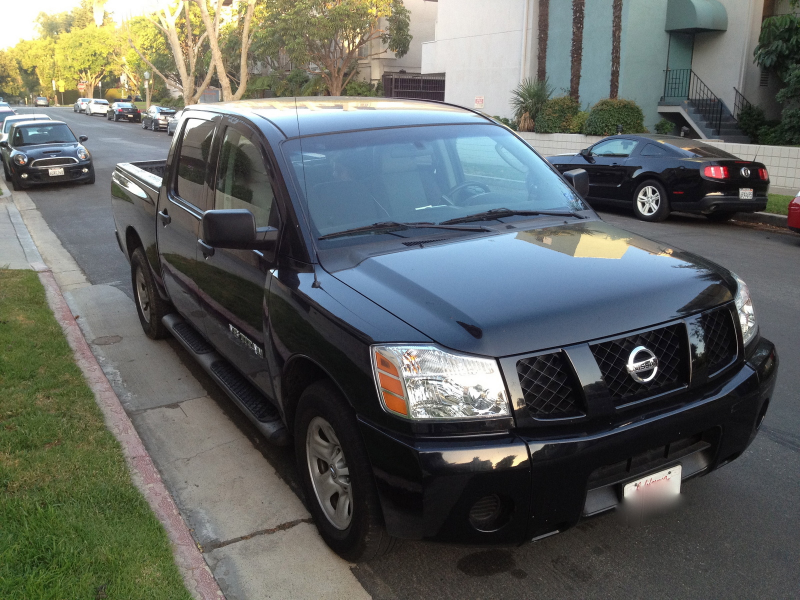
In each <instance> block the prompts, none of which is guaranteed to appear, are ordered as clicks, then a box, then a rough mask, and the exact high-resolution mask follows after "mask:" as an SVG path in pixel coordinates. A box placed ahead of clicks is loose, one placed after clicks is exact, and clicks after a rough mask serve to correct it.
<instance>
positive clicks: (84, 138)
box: [78, 135, 89, 142]
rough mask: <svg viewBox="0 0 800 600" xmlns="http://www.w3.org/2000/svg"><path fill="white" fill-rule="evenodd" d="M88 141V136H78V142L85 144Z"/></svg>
mask: <svg viewBox="0 0 800 600" xmlns="http://www.w3.org/2000/svg"><path fill="white" fill-rule="evenodd" d="M88 139H89V136H88V135H80V136H78V141H79V142H85V141H86V140H88Z"/></svg>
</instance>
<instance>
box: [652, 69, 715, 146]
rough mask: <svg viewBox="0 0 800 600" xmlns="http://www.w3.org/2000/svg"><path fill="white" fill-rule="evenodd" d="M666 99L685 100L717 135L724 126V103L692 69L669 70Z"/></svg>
mask: <svg viewBox="0 0 800 600" xmlns="http://www.w3.org/2000/svg"><path fill="white" fill-rule="evenodd" d="M664 98H685V99H687V100H688V101H689V102H691V103H692V107H693V108H694V109H695V110H697V112H699V113H700V115H701V116H702V117H703V119H704V120H705V121H706V123H708V125H709V126H710V127H711V129H712V130H713V131H714V133H715V134H719V130H720V127H721V124H722V114H723V103H722V100H720V99H719V98H718V97H717V95H716V94H714V92H712V91H711V88H709V87H708V86H707V85H706V84H705V83H704V82H703V80H702V79H700V78H699V77H698V76H697V74H696V73H695V72H694V71H692V70H691V69H667V70H666V71H665V73H664Z"/></svg>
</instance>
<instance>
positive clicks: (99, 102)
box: [94, 100, 108, 104]
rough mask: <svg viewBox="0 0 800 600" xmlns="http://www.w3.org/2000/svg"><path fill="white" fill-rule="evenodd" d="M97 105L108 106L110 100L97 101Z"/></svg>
mask: <svg viewBox="0 0 800 600" xmlns="http://www.w3.org/2000/svg"><path fill="white" fill-rule="evenodd" d="M94 103H95V104H108V100H95V101H94Z"/></svg>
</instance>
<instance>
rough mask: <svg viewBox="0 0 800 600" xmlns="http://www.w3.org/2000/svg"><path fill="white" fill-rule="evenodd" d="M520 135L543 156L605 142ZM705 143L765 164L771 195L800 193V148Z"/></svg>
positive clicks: (594, 138) (567, 136)
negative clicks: (772, 193)
mask: <svg viewBox="0 0 800 600" xmlns="http://www.w3.org/2000/svg"><path fill="white" fill-rule="evenodd" d="M520 135H521V136H522V138H523V139H525V140H526V141H527V142H528V143H529V144H530V145H531V146H533V147H534V148H536V150H538V151H539V152H540V153H541V154H542V155H544V156H552V155H554V154H567V153H575V152H579V151H580V150H581V149H582V148H587V147H589V146H591V145H592V144H594V143H595V142H598V141H600V140H601V139H603V138H601V137H597V136H591V135H580V134H573V133H524V132H521V133H520ZM703 141H704V142H706V143H708V144H711V145H713V146H716V147H717V148H720V149H722V150H725V151H726V152H730V153H731V154H733V155H734V156H738V157H739V158H742V159H744V160H753V159H755V160H757V161H758V162H761V163H764V165H766V167H767V171H769V178H770V188H769V189H770V191H771V192H774V193H776V194H787V195H792V196H794V195H795V194H796V193H797V191H798V190H800V148H794V147H787V146H759V145H756V144H727V143H725V142H715V141H713V140H703Z"/></svg>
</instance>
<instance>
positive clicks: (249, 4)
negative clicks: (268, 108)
mask: <svg viewBox="0 0 800 600" xmlns="http://www.w3.org/2000/svg"><path fill="white" fill-rule="evenodd" d="M208 2H209V0H194V3H195V4H196V5H197V6H198V7H199V8H200V15H201V17H202V18H203V24H204V25H205V28H206V32H208V34H209V35H208V43H209V46H210V47H211V60H212V61H214V66H215V67H216V69H217V78H218V79H219V85H220V87H221V88H222V98H223V100H226V101H228V100H239V99H240V98H241V97H242V95H243V94H244V92H245V90H246V89H247V78H248V74H249V69H248V60H247V58H248V53H249V51H250V44H251V43H252V33H251V31H250V23H251V21H252V20H253V11H254V10H255V6H256V0H242V2H243V3H246V5H245V10H244V14H243V15H241V17H242V18H241V19H240V21H241V34H240V36H239V38H240V40H241V49H240V55H239V65H240V66H239V86H238V87H237V89H236V91H235V92H234V91H233V88H232V87H231V78H230V77H229V76H228V72H227V70H226V68H225V62H224V59H223V56H222V51H221V50H220V46H219V38H220V17H221V15H222V2H223V0H211V2H215V3H216V7H215V10H214V14H213V16H212V14H211V13H210V12H209V10H208Z"/></svg>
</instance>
